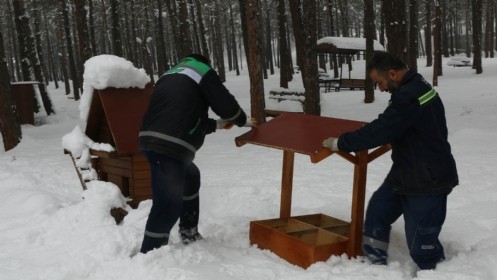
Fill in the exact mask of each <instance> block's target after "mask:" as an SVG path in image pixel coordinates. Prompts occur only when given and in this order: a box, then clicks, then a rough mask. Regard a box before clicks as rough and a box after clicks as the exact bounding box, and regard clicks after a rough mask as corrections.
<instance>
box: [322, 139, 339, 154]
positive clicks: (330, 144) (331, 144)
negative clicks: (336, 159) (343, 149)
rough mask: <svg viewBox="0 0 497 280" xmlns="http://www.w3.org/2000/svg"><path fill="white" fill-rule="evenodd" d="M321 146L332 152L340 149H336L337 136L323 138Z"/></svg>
mask: <svg viewBox="0 0 497 280" xmlns="http://www.w3.org/2000/svg"><path fill="white" fill-rule="evenodd" d="M323 147H325V148H328V149H330V150H332V151H333V152H338V151H340V149H338V138H335V137H330V138H328V139H325V140H324V141H323Z"/></svg>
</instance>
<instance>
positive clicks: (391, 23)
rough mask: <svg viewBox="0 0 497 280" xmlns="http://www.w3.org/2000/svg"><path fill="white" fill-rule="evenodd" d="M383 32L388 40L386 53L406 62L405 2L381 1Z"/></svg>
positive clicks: (394, 0)
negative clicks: (383, 21) (383, 20)
mask: <svg viewBox="0 0 497 280" xmlns="http://www.w3.org/2000/svg"><path fill="white" fill-rule="evenodd" d="M383 8H384V17H385V30H386V35H387V39H388V48H387V50H388V52H389V53H390V54H392V55H393V56H396V57H398V58H399V59H401V60H402V61H404V62H407V56H406V55H407V54H406V53H405V50H406V49H407V42H406V41H407V40H406V34H407V28H406V24H405V22H406V16H405V11H406V9H405V2H404V1H403V0H402V1H398V0H383Z"/></svg>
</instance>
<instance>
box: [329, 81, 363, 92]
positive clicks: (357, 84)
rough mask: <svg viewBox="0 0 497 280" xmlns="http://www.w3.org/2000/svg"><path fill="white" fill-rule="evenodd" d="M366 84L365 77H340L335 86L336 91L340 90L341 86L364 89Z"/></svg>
mask: <svg viewBox="0 0 497 280" xmlns="http://www.w3.org/2000/svg"><path fill="white" fill-rule="evenodd" d="M365 84H366V80H365V79H340V81H339V83H337V84H336V86H335V91H337V92H338V91H340V89H341V88H349V89H350V90H355V89H356V88H358V89H364V87H365Z"/></svg>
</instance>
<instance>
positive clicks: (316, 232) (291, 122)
mask: <svg viewBox="0 0 497 280" xmlns="http://www.w3.org/2000/svg"><path fill="white" fill-rule="evenodd" d="M364 124H365V123H364V122H358V121H352V120H345V119H336V118H326V117H319V116H312V115H304V114H295V113H284V114H282V115H280V116H279V117H277V118H274V119H272V120H270V121H268V122H266V123H264V124H262V125H260V126H258V127H257V128H253V129H252V130H251V131H249V132H247V133H245V134H243V135H241V136H239V137H236V138H235V143H236V145H237V146H243V145H245V144H247V143H249V144H254V145H259V146H265V147H269V148H275V149H279V150H283V170H282V182H281V205H280V217H279V218H277V219H270V220H261V221H252V222H250V242H251V243H252V244H257V245H258V246H259V247H260V248H262V249H269V250H271V251H272V252H274V253H275V254H277V255H278V256H280V257H282V258H283V259H285V260H287V261H288V262H290V263H293V264H296V265H299V266H301V267H303V268H307V267H309V266H310V265H311V264H313V263H315V262H317V261H325V260H327V259H328V258H329V257H330V256H331V255H341V254H343V253H346V254H347V255H348V256H349V257H355V256H359V255H362V248H361V247H362V226H363V220H364V200H365V190H366V176H367V165H368V163H369V162H371V161H373V160H375V159H376V158H378V157H379V156H381V155H383V154H384V153H386V152H388V151H389V150H390V146H389V145H384V146H380V147H378V148H377V149H375V150H373V151H372V152H371V153H369V152H368V151H367V150H365V151H360V152H357V153H355V154H351V153H346V152H332V151H331V150H329V149H326V148H324V147H322V142H323V140H324V139H326V138H329V137H338V136H340V135H341V134H342V133H344V132H348V131H354V130H357V129H358V128H360V127H362V126H363V125H364ZM295 153H300V154H304V155H308V156H309V157H310V158H311V162H312V163H318V162H320V161H322V160H323V159H325V158H327V157H328V156H330V155H332V154H334V153H336V154H338V155H339V156H341V157H343V158H345V159H346V160H347V161H349V162H351V163H352V164H354V181H353V186H352V188H353V190H352V211H351V221H350V223H348V222H345V221H342V220H340V219H337V218H334V217H331V216H327V215H324V214H314V215H305V216H296V217H291V204H292V185H293V167H294V157H295Z"/></svg>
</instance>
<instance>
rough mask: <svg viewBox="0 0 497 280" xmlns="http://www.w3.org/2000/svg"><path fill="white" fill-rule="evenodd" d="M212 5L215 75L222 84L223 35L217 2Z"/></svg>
mask: <svg viewBox="0 0 497 280" xmlns="http://www.w3.org/2000/svg"><path fill="white" fill-rule="evenodd" d="M212 4H213V8H214V11H213V12H214V30H215V33H216V34H217V36H216V41H215V43H214V50H215V51H214V53H215V56H216V66H217V73H218V74H219V78H220V79H221V81H222V82H223V83H224V82H225V81H226V71H225V70H224V54H223V53H224V52H223V35H222V32H221V14H220V6H219V0H212ZM259 32H260V30H259Z"/></svg>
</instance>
